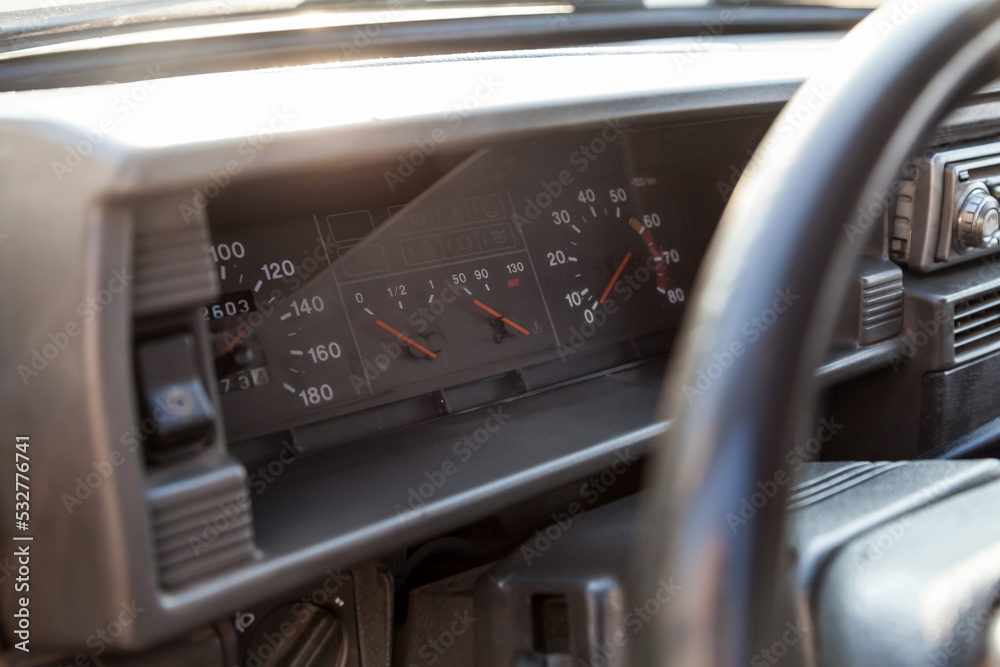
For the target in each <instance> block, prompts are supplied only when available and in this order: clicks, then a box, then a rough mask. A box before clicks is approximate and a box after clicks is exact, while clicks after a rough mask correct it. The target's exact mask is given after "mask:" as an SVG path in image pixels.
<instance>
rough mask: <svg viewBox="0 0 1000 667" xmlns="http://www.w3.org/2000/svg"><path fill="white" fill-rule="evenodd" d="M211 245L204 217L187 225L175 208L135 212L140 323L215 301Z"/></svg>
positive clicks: (189, 220) (174, 205) (155, 206)
mask: <svg viewBox="0 0 1000 667" xmlns="http://www.w3.org/2000/svg"><path fill="white" fill-rule="evenodd" d="M189 208H190V207H189ZM209 239H210V237H209V233H208V223H207V222H206V220H205V217H204V216H203V215H201V214H200V213H198V214H194V213H189V214H188V216H187V219H185V217H184V216H183V215H182V214H181V209H180V208H179V205H178V204H177V203H176V202H158V203H156V204H153V205H148V206H145V207H143V208H142V209H140V210H139V211H138V212H137V215H136V220H135V251H134V260H133V261H134V266H135V283H134V288H133V293H132V294H133V296H132V298H133V307H134V309H135V314H136V315H137V316H138V317H143V316H147V315H155V314H158V313H165V312H169V311H171V310H177V309H181V308H185V307H189V306H192V305H195V304H199V303H208V302H210V301H213V300H214V299H215V298H216V296H217V294H218V291H219V287H218V279H217V278H216V275H215V270H214V267H213V265H212V259H211V255H209V245H210V243H211V241H210V240H209Z"/></svg>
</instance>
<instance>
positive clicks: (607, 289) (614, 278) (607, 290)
mask: <svg viewBox="0 0 1000 667" xmlns="http://www.w3.org/2000/svg"><path fill="white" fill-rule="evenodd" d="M630 259H632V253H631V252H629V253H627V254H626V255H625V259H623V260H622V263H621V264H619V265H618V270H617V271H615V275H613V276H611V282H609V283H608V286H607V287H605V288H604V294H602V295H601V299H600V302H601V303H604V300H605V299H607V298H608V295H609V294H611V288H612V287H614V286H615V283H616V282H618V276H620V275H621V274H622V271H623V270H624V269H625V265H626V264H628V261H629V260H630Z"/></svg>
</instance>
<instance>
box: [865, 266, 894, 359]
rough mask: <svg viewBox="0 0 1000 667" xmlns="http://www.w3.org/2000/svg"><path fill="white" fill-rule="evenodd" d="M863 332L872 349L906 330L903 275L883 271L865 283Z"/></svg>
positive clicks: (867, 279)
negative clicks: (872, 345) (873, 344)
mask: <svg viewBox="0 0 1000 667" xmlns="http://www.w3.org/2000/svg"><path fill="white" fill-rule="evenodd" d="M860 318H861V331H860V332H859V338H858V342H859V343H861V344H862V345H868V344H871V343H874V342H876V341H879V340H884V339H886V338H890V337H891V336H895V335H896V334H898V333H899V332H900V330H901V329H902V328H903V272H902V271H900V270H898V269H897V270H895V271H881V272H879V273H877V274H875V275H872V276H870V277H866V278H864V279H863V280H862V289H861V312H860Z"/></svg>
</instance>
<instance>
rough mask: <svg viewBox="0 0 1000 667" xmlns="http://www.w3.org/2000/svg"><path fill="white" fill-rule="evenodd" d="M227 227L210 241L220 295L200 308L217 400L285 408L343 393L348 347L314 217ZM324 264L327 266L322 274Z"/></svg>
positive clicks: (331, 399) (335, 397) (346, 387)
mask: <svg viewBox="0 0 1000 667" xmlns="http://www.w3.org/2000/svg"><path fill="white" fill-rule="evenodd" d="M281 240H282V242H281V243H275V239H274V238H273V236H272V235H262V234H261V228H255V227H248V228H239V227H233V228H227V229H226V230H219V231H217V232H216V234H215V238H214V241H215V242H214V244H213V245H212V248H211V253H212V258H213V259H214V260H215V263H216V268H217V270H218V273H219V280H220V284H221V287H222V295H221V297H220V298H219V299H218V300H217V301H216V302H215V303H213V304H211V305H209V306H206V307H205V308H203V310H202V316H203V317H204V318H205V319H206V320H208V322H209V329H210V330H211V331H212V339H213V348H214V353H215V370H216V375H217V377H218V381H219V393H220V394H221V395H222V397H223V399H222V400H223V402H224V405H226V404H229V405H234V406H249V407H256V406H260V405H263V404H266V405H267V406H268V408H267V409H268V410H273V411H274V412H281V413H289V412H295V411H298V410H302V409H309V408H311V407H315V406H319V405H323V404H326V403H332V402H335V401H337V400H344V399H347V398H350V396H351V394H352V392H351V388H350V384H349V382H348V381H347V378H348V377H349V370H350V367H351V364H350V357H351V356H352V355H353V352H354V345H353V339H352V337H351V333H350V330H349V328H348V327H346V326H345V325H344V322H343V317H342V316H340V313H342V307H341V304H340V303H339V301H337V298H336V294H335V293H331V291H330V289H329V282H328V273H329V271H328V267H329V263H328V262H327V259H326V257H327V255H326V252H327V249H326V247H325V245H324V243H323V240H322V239H321V237H320V236H319V233H318V231H317V226H316V223H315V222H314V221H313V220H304V221H294V222H289V223H285V224H283V225H282V237H281ZM324 271H326V273H325V274H324Z"/></svg>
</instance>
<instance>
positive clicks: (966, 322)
mask: <svg viewBox="0 0 1000 667" xmlns="http://www.w3.org/2000/svg"><path fill="white" fill-rule="evenodd" d="M954 321H955V338H954V345H955V363H956V364H961V363H964V362H966V361H969V360H970V359H975V358H976V357H981V356H983V355H984V354H988V353H990V352H993V351H995V350H1000V289H993V290H989V291H987V292H982V293H981V294H977V295H975V296H971V297H969V298H968V299H963V300H961V301H957V302H956V303H955V320H954Z"/></svg>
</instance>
